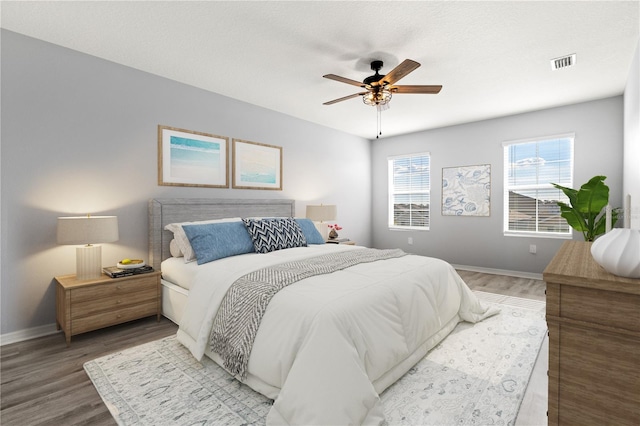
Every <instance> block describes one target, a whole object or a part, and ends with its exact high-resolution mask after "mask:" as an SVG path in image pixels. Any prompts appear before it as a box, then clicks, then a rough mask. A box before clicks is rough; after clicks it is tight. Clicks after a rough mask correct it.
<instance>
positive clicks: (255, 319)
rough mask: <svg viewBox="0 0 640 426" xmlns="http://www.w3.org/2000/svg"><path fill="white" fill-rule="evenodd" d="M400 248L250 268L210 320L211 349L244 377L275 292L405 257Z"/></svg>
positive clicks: (339, 254)
mask: <svg viewBox="0 0 640 426" xmlns="http://www.w3.org/2000/svg"><path fill="white" fill-rule="evenodd" d="M405 254H406V253H405V252H403V251H402V250H400V249H391V250H376V249H368V248H365V249H359V250H353V251H347V252H340V253H331V254H326V255H321V256H316V257H312V258H308V259H302V260H298V261H292V262H286V263H281V264H279V265H274V266H269V267H266V268H263V269H259V270H257V271H253V272H250V273H248V274H247V275H244V276H242V277H240V278H239V279H238V280H237V281H236V282H234V283H233V284H232V285H231V287H230V288H229V290H228V291H227V294H226V295H225V297H224V299H223V300H222V303H221V304H220V308H219V310H218V313H217V314H216V317H215V319H214V322H213V328H212V330H211V337H210V342H211V350H212V351H213V352H215V353H217V354H218V355H220V357H221V358H222V360H223V361H224V367H225V368H226V369H227V370H228V371H229V372H230V373H231V374H233V375H234V376H236V375H239V376H240V377H241V378H242V379H244V378H245V377H246V371H247V365H248V363H249V355H251V349H252V347H253V342H254V340H255V337H256V333H257V332H258V326H259V325H260V321H262V316H263V315H264V312H265V311H266V309H267V305H268V304H269V302H270V301H271V298H272V297H273V296H275V294H276V293H277V292H278V291H280V290H281V289H283V288H284V287H286V286H288V285H289V284H293V283H295V282H296V281H300V280H303V279H305V278H308V277H312V276H314V275H320V274H328V273H331V272H335V271H338V270H341V269H345V268H348V267H350V266H354V265H357V264H359V263H367V262H375V261H376V260H384V259H391V258H396V257H401V256H404V255H405Z"/></svg>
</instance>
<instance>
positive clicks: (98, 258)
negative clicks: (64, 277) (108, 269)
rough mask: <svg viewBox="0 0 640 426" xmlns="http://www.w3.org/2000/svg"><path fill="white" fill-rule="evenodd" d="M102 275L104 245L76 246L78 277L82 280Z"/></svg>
mask: <svg viewBox="0 0 640 426" xmlns="http://www.w3.org/2000/svg"><path fill="white" fill-rule="evenodd" d="M100 275H102V247H101V246H93V245H86V246H84V247H77V248H76V278H77V279H78V280H80V281H84V280H91V279H95V278H100Z"/></svg>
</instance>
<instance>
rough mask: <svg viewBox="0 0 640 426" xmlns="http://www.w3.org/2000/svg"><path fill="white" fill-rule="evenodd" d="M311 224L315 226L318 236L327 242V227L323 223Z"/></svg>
mask: <svg viewBox="0 0 640 426" xmlns="http://www.w3.org/2000/svg"><path fill="white" fill-rule="evenodd" d="M313 224H314V225H315V226H316V229H317V230H318V232H319V233H320V235H322V238H323V239H324V240H325V241H327V239H329V227H328V226H327V224H326V223H324V222H313Z"/></svg>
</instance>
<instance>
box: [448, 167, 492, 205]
mask: <svg viewBox="0 0 640 426" xmlns="http://www.w3.org/2000/svg"><path fill="white" fill-rule="evenodd" d="M490 203H491V165H490V164H481V165H478V166H461V167H446V168H443V169H442V215H443V216H489V215H490V213H491V205H490Z"/></svg>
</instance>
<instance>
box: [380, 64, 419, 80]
mask: <svg viewBox="0 0 640 426" xmlns="http://www.w3.org/2000/svg"><path fill="white" fill-rule="evenodd" d="M419 66H420V64H419V63H418V62H416V61H412V60H411V59H405V60H404V61H402V63H401V64H400V65H398V66H397V67H395V68H394V69H392V70H391V71H389V72H388V73H387V75H385V76H384V77H383V78H381V79H380V81H379V82H378V83H380V84H383V82H385V83H387V84H393V83H395V82H396V81H398V80H400V79H401V78H402V77H404V76H406V75H407V74H409V73H410V72H411V71H413V70H415V69H416V68H418V67H419Z"/></svg>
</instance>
